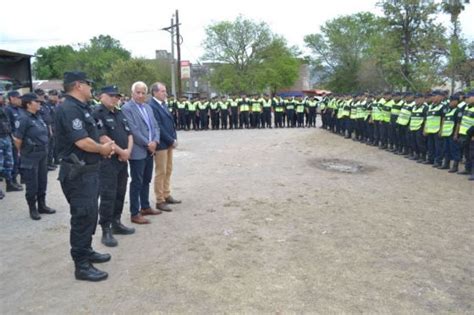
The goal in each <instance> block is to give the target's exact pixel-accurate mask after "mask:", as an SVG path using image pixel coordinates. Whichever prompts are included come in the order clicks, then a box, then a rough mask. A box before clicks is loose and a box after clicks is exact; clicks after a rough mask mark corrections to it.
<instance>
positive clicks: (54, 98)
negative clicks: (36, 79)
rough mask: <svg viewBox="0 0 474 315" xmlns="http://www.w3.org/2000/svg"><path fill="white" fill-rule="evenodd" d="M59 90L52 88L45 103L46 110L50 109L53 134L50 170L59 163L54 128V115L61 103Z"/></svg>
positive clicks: (49, 155)
mask: <svg viewBox="0 0 474 315" xmlns="http://www.w3.org/2000/svg"><path fill="white" fill-rule="evenodd" d="M58 94H59V93H58V91H57V90H50V91H48V102H47V103H46V104H44V107H45V109H46V110H48V111H49V115H50V116H51V126H50V127H51V129H50V132H51V135H50V141H49V146H48V147H49V152H48V170H53V169H55V168H56V165H57V164H59V161H58V160H57V154H56V150H55V146H54V144H55V141H54V136H55V130H54V116H55V115H56V106H57V105H58V103H59V95H58Z"/></svg>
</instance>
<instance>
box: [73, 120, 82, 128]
mask: <svg viewBox="0 0 474 315" xmlns="http://www.w3.org/2000/svg"><path fill="white" fill-rule="evenodd" d="M72 129H74V130H81V129H82V121H81V120H80V119H79V118H76V119H74V120H73V121H72Z"/></svg>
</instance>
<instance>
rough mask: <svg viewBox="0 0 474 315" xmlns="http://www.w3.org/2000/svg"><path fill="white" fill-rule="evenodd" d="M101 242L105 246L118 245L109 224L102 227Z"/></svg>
mask: <svg viewBox="0 0 474 315" xmlns="http://www.w3.org/2000/svg"><path fill="white" fill-rule="evenodd" d="M102 244H104V245H105V246H107V247H115V246H117V245H118V242H117V240H116V239H115V238H114V236H113V235H112V229H111V228H110V227H109V226H103V227H102Z"/></svg>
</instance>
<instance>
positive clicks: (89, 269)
mask: <svg viewBox="0 0 474 315" xmlns="http://www.w3.org/2000/svg"><path fill="white" fill-rule="evenodd" d="M75 266H76V270H75V272H74V275H75V277H76V279H77V280H86V281H102V280H105V279H107V277H108V276H109V275H108V273H107V272H105V271H102V270H99V269H97V268H95V267H94V266H92V264H91V263H90V262H89V261H87V260H85V261H82V262H76V263H75Z"/></svg>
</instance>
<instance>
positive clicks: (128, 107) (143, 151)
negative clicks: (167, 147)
mask: <svg viewBox="0 0 474 315" xmlns="http://www.w3.org/2000/svg"><path fill="white" fill-rule="evenodd" d="M143 106H144V107H145V109H146V112H147V113H148V117H149V118H150V121H151V125H152V130H151V141H155V142H156V147H157V148H158V144H159V143H160V128H159V126H158V123H157V122H156V119H155V116H154V115H153V110H152V109H151V107H150V105H148V104H146V103H145V104H143ZM122 111H123V113H124V115H125V117H126V118H127V120H128V124H129V126H130V130H131V132H132V136H133V149H132V154H131V155H130V159H131V160H143V159H145V158H146V157H147V155H149V154H150V152H149V151H148V143H149V142H150V141H148V125H147V123H146V121H145V118H144V117H143V116H142V114H141V113H140V109H138V106H137V104H136V103H135V102H133V101H129V102H127V103H125V104H124V105H123V106H122Z"/></svg>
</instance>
